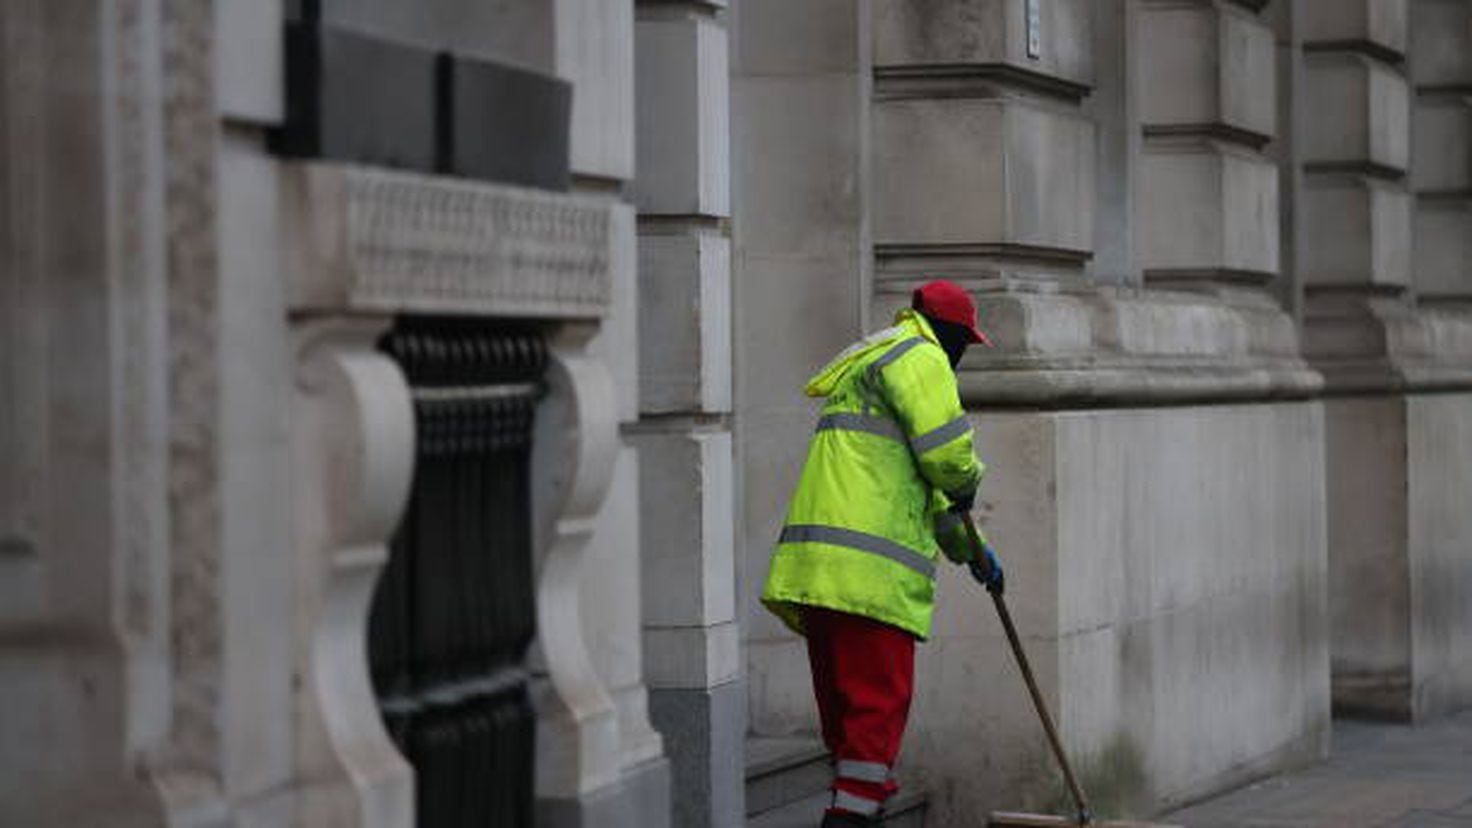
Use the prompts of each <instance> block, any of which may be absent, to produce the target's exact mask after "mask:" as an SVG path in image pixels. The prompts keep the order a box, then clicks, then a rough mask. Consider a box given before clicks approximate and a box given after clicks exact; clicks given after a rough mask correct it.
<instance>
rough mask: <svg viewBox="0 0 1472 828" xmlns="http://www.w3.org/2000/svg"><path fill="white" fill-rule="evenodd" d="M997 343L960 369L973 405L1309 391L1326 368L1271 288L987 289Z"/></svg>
mask: <svg viewBox="0 0 1472 828" xmlns="http://www.w3.org/2000/svg"><path fill="white" fill-rule="evenodd" d="M976 298H977V304H978V308H979V312H980V316H981V325H982V327H983V328H984V329H985V330H986V331H987V332H988V334H989V335H990V336H991V337H992V339H993V341H994V342H995V343H996V347H995V348H992V349H983V348H973V349H971V351H969V352H968V353H967V357H966V359H965V361H964V362H963V363H962V366H961V370H960V372H959V374H958V379H959V384H960V390H961V398H962V401H963V402H964V403H965V404H966V405H967V406H968V407H970V408H1007V407H1026V408H1047V409H1067V408H1093V407H1098V406H1113V405H1129V406H1150V405H1181V404H1188V403H1191V404H1194V403H1209V402H1229V401H1234V400H1255V399H1293V398H1300V399H1301V398H1307V397H1312V396H1315V395H1316V394H1318V393H1319V391H1320V390H1321V389H1322V386H1323V380H1322V378H1321V377H1320V376H1319V374H1318V373H1317V372H1315V371H1314V370H1313V369H1312V368H1310V367H1309V365H1308V364H1307V363H1305V362H1304V360H1303V359H1302V357H1301V356H1300V355H1299V350H1298V339H1297V334H1296V331H1295V328H1294V325H1293V320H1292V318H1291V317H1289V316H1288V315H1287V314H1286V313H1284V312H1283V310H1282V309H1281V307H1279V305H1278V303H1277V302H1276V301H1275V300H1274V299H1273V298H1272V297H1271V296H1269V295H1268V294H1266V293H1264V292H1263V291H1261V290H1255V289H1248V288H1229V287H1220V286H1217V287H1212V288H1210V289H1205V288H1203V289H1201V290H1189V291H1188V290H1151V289H1139V288H1119V287H1083V286H1080V287H1076V288H1072V289H1067V290H1054V291H1007V292H998V293H981V294H979V295H977V297H976Z"/></svg>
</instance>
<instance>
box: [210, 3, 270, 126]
mask: <svg viewBox="0 0 1472 828" xmlns="http://www.w3.org/2000/svg"><path fill="white" fill-rule="evenodd" d="M282 2H283V0H221V2H218V3H216V4H215V44H216V46H215V105H216V106H218V107H219V109H220V114H221V115H224V116H225V117H227V118H234V119H237V120H241V121H249V122H251V123H256V124H261V125H266V126H275V125H277V124H279V123H281V119H282V118H283V117H284V114H285V113H284V109H283V102H282V91H283V90H284V89H285V88H286V84H285V81H284V80H283V79H282V77H281V72H282V69H283V68H284V67H285V65H286V62H285V60H284V59H283V57H282V51H281V50H282V43H281V40H282V26H281V21H282V14H283V11H282Z"/></svg>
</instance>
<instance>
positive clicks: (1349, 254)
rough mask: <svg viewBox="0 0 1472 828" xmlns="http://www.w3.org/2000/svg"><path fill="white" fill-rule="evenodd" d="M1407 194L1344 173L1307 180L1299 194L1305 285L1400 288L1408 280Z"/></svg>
mask: <svg viewBox="0 0 1472 828" xmlns="http://www.w3.org/2000/svg"><path fill="white" fill-rule="evenodd" d="M1411 205H1412V199H1411V196H1410V195H1409V194H1408V193H1406V191H1405V190H1404V188H1402V187H1400V186H1398V185H1394V184H1387V183H1385V182H1382V181H1377V180H1374V179H1369V178H1365V177H1363V176H1349V175H1321V176H1310V177H1309V178H1308V180H1307V181H1306V182H1305V186H1304V189H1302V190H1301V191H1300V192H1299V210H1300V214H1301V215H1302V216H1303V219H1302V223H1301V224H1300V225H1299V232H1301V233H1303V234H1304V236H1305V245H1304V248H1303V258H1302V259H1301V260H1300V261H1299V264H1298V273H1299V276H1300V277H1301V278H1302V279H1303V282H1304V284H1306V285H1315V286H1319V285H1383V286H1405V285H1408V284H1409V283H1410V277H1411Z"/></svg>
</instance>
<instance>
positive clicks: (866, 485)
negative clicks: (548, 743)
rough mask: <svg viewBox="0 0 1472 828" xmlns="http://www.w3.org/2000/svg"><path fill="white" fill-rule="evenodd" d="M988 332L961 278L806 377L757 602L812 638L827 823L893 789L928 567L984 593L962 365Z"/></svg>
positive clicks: (994, 564)
mask: <svg viewBox="0 0 1472 828" xmlns="http://www.w3.org/2000/svg"><path fill="white" fill-rule="evenodd" d="M978 342H980V343H985V344H990V343H988V342H987V338H986V336H985V335H984V334H983V333H982V332H981V331H980V330H979V329H977V327H976V306H975V305H974V304H973V303H972V301H971V297H970V296H969V295H968V294H967V293H966V291H965V290H963V289H962V288H961V287H959V286H958V285H956V284H954V283H952V282H948V281H943V280H937V281H932V282H928V283H926V284H925V285H923V286H921V287H920V288H919V289H917V290H916V291H915V292H914V294H913V295H912V297H911V306H910V307H909V308H906V309H903V310H901V311H900V312H899V313H898V314H896V315H895V319H894V325H893V326H892V327H890V328H886V329H885V330H882V331H879V332H878V333H875V334H872V335H870V336H869V337H867V338H865V339H863V340H861V341H859V342H857V343H855V344H853V345H851V346H849V348H847V349H846V350H844V351H843V352H842V353H840V354H839V355H838V356H837V357H835V358H834V359H833V361H832V362H830V363H828V365H827V366H825V367H824V368H823V369H822V370H821V371H819V372H818V373H817V375H815V376H814V377H813V378H812V379H811V380H809V381H808V384H807V388H806V389H805V392H806V393H807V395H808V396H810V397H820V398H823V399H824V403H823V409H822V413H821V415H820V416H819V418H818V425H817V432H816V433H815V434H814V435H813V438H812V440H811V442H810V443H809V445H808V455H807V461H806V463H805V464H804V466H803V470H802V476H801V478H800V479H799V481H798V484H797V490H796V492H794V494H793V496H792V501H791V503H790V505H789V506H788V511H787V519H786V522H785V524H784V525H783V527H782V532H781V535H780V537H779V538H778V541H777V548H776V551H775V552H774V553H773V556H772V565H771V571H770V572H769V574H768V575H767V582H766V586H765V588H764V589H763V591H762V603H763V604H765V605H766V607H767V608H768V609H769V610H771V611H772V612H773V613H775V614H776V615H777V616H778V617H779V618H781V619H782V621H783V622H785V623H786V624H787V626H789V627H790V628H792V629H793V630H794V631H795V632H797V633H798V634H799V635H803V636H805V637H806V638H807V645H808V662H809V666H810V667H811V669H812V674H813V692H814V694H815V695H816V696H817V702H818V714H819V718H820V720H821V725H822V730H823V741H824V743H825V744H826V745H827V747H828V750H829V752H830V753H831V754H832V756H833V757H834V759H835V765H834V780H833V785H832V799H831V802H830V806H829V808H828V810H827V812H826V813H825V815H824V818H823V826H825V828H826V827H828V826H845V825H870V824H877V823H876V822H875V821H874V820H875V818H876V817H877V815H878V814H879V812H880V811H881V809H882V808H883V805H884V802H885V800H886V799H888V798H889V797H891V796H893V795H894V793H895V792H896V791H897V790H898V785H897V784H896V783H895V781H894V777H893V775H892V774H891V769H892V768H893V766H894V762H895V758H896V757H897V756H898V754H899V749H900V738H901V736H902V735H903V734H904V730H905V720H906V717H907V716H908V714H909V710H910V696H911V688H912V684H913V678H914V669H915V642H916V641H917V640H922V641H923V640H924V639H925V638H926V637H928V636H929V635H930V620H931V612H932V609H933V607H934V597H935V572H936V562H937V559H938V558H939V555H940V554H941V553H944V554H945V555H946V557H948V558H949V559H951V560H952V561H955V562H957V563H963V564H967V565H969V566H970V568H971V572H972V574H973V576H975V577H976V578H977V579H978V580H980V581H982V582H983V583H984V584H987V585H988V586H989V587H991V588H993V589H1000V588H1001V586H1002V567H1001V565H1000V563H998V561H997V560H996V555H995V554H994V553H993V552H992V551H991V548H990V546H987V545H986V544H985V543H983V544H982V546H981V552H980V555H981V559H980V560H978V559H976V553H974V552H973V551H972V550H973V549H974V548H975V547H974V546H973V545H972V544H971V543H970V542H969V537H968V535H967V532H966V528H965V525H964V524H963V522H962V520H961V515H962V514H964V513H966V512H969V511H970V510H971V507H972V503H973V501H974V500H975V497H976V488H977V485H978V484H979V483H980V481H981V476H982V473H983V471H984V466H983V465H982V464H981V462H980V461H979V460H977V457H976V452H975V450H974V448H973V445H972V434H971V425H970V423H969V422H968V421H967V419H966V416H965V412H964V410H963V409H962V408H961V400H960V395H959V393H958V391H957V386H956V374H955V369H956V366H957V364H959V363H960V361H961V355H962V354H963V353H965V351H966V348H967V347H968V346H970V345H972V344H975V343H978Z"/></svg>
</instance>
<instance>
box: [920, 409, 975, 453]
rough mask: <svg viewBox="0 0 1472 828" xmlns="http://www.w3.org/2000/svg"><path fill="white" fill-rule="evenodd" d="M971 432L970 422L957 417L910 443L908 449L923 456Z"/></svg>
mask: <svg viewBox="0 0 1472 828" xmlns="http://www.w3.org/2000/svg"><path fill="white" fill-rule="evenodd" d="M970 431H971V421H970V420H968V419H966V418H965V417H957V418H956V419H954V420H951V421H950V422H949V423H946V424H945V425H943V426H941V427H939V428H932V429H931V430H929V431H927V432H925V433H924V434H921V435H920V436H918V437H916V438H915V439H913V440H911V441H910V449H911V450H912V451H914V452H915V453H916V454H917V455H919V454H924V453H925V452H927V451H930V450H931V449H937V448H940V447H941V446H943V445H945V444H946V443H949V442H950V441H952V440H954V439H956V438H957V437H960V436H961V435H963V434H966V433H968V432H970Z"/></svg>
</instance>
